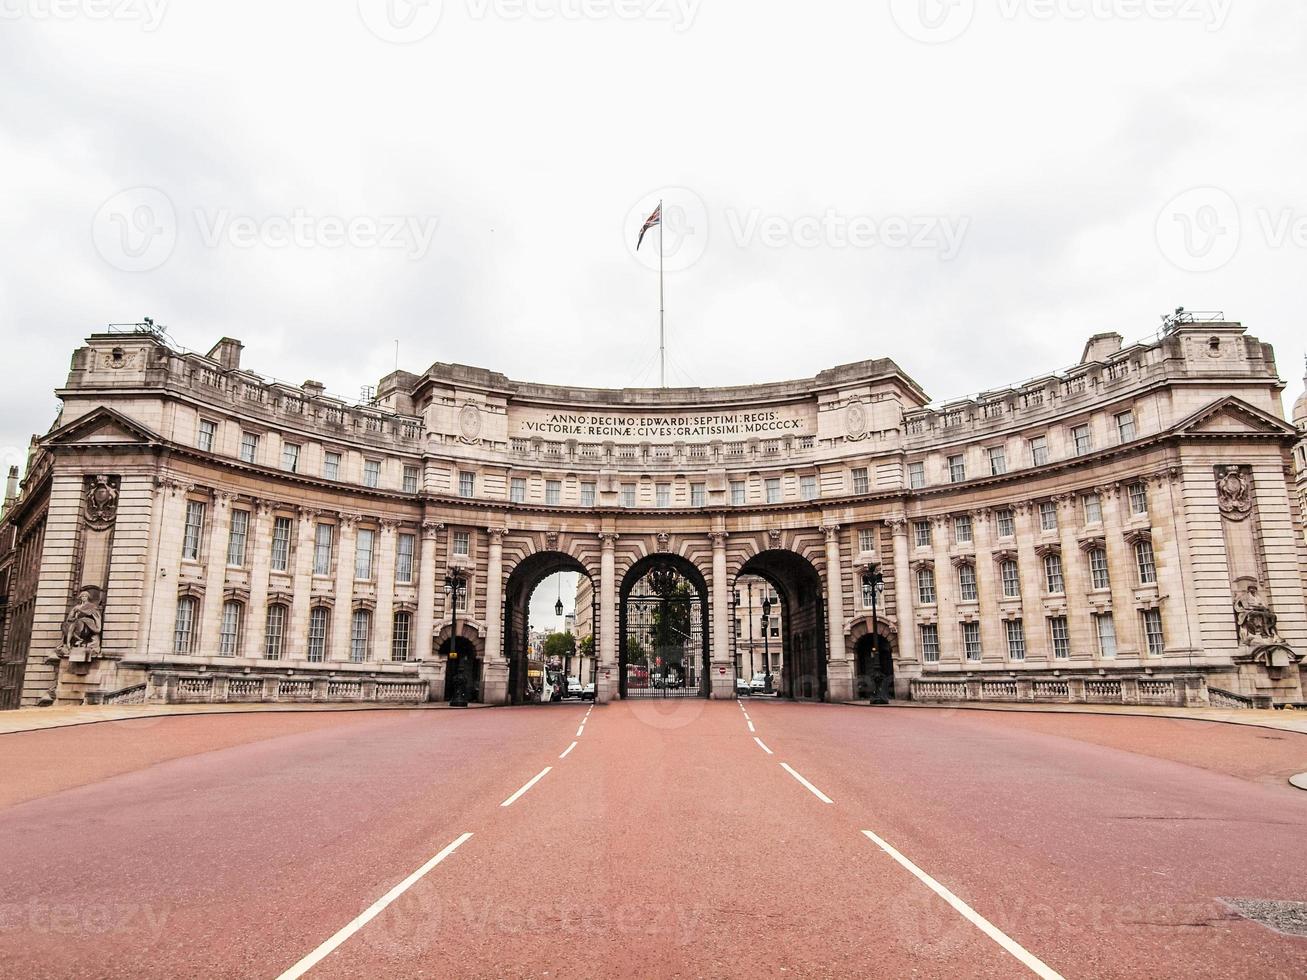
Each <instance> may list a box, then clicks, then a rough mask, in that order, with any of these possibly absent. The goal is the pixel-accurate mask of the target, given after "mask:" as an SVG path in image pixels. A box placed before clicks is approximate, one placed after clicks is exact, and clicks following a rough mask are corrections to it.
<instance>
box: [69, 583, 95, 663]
mask: <svg viewBox="0 0 1307 980" xmlns="http://www.w3.org/2000/svg"><path fill="white" fill-rule="evenodd" d="M102 598H103V596H102V594H101V592H100V590H99V589H97V588H95V587H94V586H87V587H85V588H83V589H82V590H81V591H80V592H78V593H77V601H76V602H75V603H73V607H72V608H71V609H69V610H68V615H67V616H65V617H64V625H63V645H62V646H60V648H59V652H60V653H61V654H66V655H67V657H68V662H69V663H87V662H89V661H90V659H91V657H92V656H94V655H95V654H96V653H98V652H99V650H100V632H101V630H102V628H103V626H104V612H103V610H102V609H101V608H100V602H101V599H102Z"/></svg>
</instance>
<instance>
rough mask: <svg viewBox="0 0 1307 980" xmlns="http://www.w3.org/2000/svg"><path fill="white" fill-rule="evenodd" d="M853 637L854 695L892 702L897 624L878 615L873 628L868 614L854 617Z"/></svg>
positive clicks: (882, 702)
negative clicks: (857, 617) (858, 617)
mask: <svg viewBox="0 0 1307 980" xmlns="http://www.w3.org/2000/svg"><path fill="white" fill-rule="evenodd" d="M849 638H850V639H852V640H853V671H854V676H853V690H854V697H855V698H857V699H859V700H862V699H864V698H865V699H867V700H868V701H871V702H873V703H876V704H888V703H889V702H890V700H891V699H892V698H893V697H894V642H893V641H894V629H893V627H892V626H891V625H890V624H889V623H888V622H886V621H885V620H883V619H878V620H877V622H876V624H875V630H874V631H873V629H872V623H871V620H870V617H867V618H864V619H859V620H856V621H854V623H853V624H852V625H851V628H850V629H849Z"/></svg>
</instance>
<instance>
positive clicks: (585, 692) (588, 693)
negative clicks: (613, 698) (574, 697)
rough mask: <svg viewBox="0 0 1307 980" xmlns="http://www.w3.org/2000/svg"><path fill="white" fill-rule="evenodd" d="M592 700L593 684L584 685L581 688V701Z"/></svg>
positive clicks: (593, 694) (593, 696)
mask: <svg viewBox="0 0 1307 980" xmlns="http://www.w3.org/2000/svg"><path fill="white" fill-rule="evenodd" d="M594 699H595V686H594V685H593V684H586V685H585V686H584V687H582V688H581V700H582V701H593V700H594Z"/></svg>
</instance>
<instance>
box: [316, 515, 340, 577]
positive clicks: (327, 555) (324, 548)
mask: <svg viewBox="0 0 1307 980" xmlns="http://www.w3.org/2000/svg"><path fill="white" fill-rule="evenodd" d="M334 534H335V528H334V526H333V525H331V524H319V525H318V526H317V527H316V528H315V529H314V532H313V574H314V575H330V574H331V548H332V537H333V535H334Z"/></svg>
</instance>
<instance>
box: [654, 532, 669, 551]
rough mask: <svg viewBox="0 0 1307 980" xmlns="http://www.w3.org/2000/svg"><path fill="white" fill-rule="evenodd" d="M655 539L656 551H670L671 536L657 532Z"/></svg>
mask: <svg viewBox="0 0 1307 980" xmlns="http://www.w3.org/2000/svg"><path fill="white" fill-rule="evenodd" d="M657 538H658V550H659V551H670V550H671V547H672V536H671V535H670V534H668V533H667V532H666V531H659V532H658V534H657Z"/></svg>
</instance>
